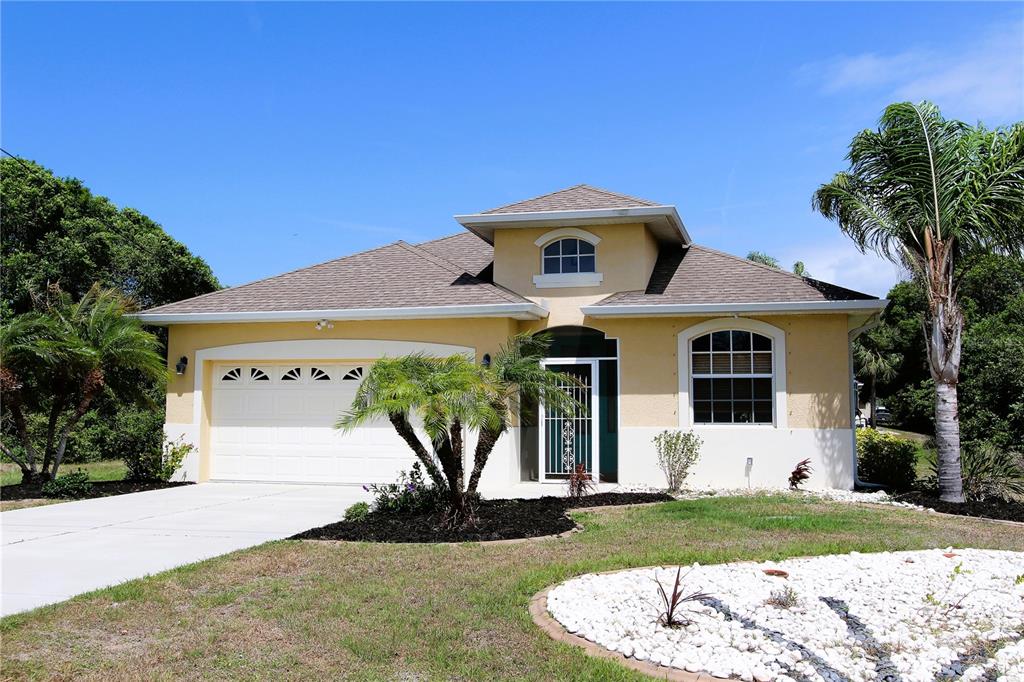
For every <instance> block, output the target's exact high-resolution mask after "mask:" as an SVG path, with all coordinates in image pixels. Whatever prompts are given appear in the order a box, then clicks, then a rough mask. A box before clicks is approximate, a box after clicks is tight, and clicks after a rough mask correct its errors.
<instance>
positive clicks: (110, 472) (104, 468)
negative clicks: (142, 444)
mask: <svg viewBox="0 0 1024 682" xmlns="http://www.w3.org/2000/svg"><path fill="white" fill-rule="evenodd" d="M77 469H84V470H85V471H87V472H88V473H89V480H92V481H96V482H97V483H98V482H100V481H120V480H123V479H124V476H125V473H127V470H126V469H125V466H124V462H123V461H122V460H120V459H101V460H99V461H97V462H85V463H83V464H74V463H71V464H61V466H60V470H59V471H58V472H57V475H58V476H60V475H61V474H66V473H69V472H72V471H75V470H77ZM16 483H21V469H19V468H18V465H17V464H12V463H11V462H3V463H0V486H5V485H14V484H16Z"/></svg>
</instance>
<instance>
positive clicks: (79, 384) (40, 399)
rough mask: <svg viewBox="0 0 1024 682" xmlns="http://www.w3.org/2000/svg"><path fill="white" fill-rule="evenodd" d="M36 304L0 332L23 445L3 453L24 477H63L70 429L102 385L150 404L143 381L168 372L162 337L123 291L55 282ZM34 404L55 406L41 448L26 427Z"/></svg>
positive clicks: (4, 380) (7, 388)
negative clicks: (74, 295)
mask: <svg viewBox="0 0 1024 682" xmlns="http://www.w3.org/2000/svg"><path fill="white" fill-rule="evenodd" d="M35 303H36V308H37V309H36V310H35V311H33V312H30V313H26V314H24V315H21V316H18V317H17V318H14V319H13V320H12V321H11V322H10V323H8V324H6V325H5V328H4V330H3V332H2V336H0V347H2V356H0V391H2V394H3V398H4V402H5V405H6V407H7V408H8V410H9V412H10V414H11V419H12V421H13V422H14V425H15V430H16V432H17V434H18V440H19V441H20V444H21V448H22V450H23V452H21V453H19V452H16V451H15V449H14V448H11V447H9V446H7V445H6V444H4V445H3V452H4V453H5V454H7V455H8V456H9V457H11V459H13V460H14V461H15V462H16V463H17V464H18V465H19V466H20V467H21V470H22V478H23V481H25V482H31V481H33V480H34V479H36V478H38V477H39V476H42V477H44V478H49V479H53V478H55V477H56V476H57V471H58V470H59V468H60V465H61V461H62V460H63V459H64V452H65V450H66V449H67V444H68V438H69V436H70V435H71V433H72V431H73V430H74V428H75V427H76V426H77V425H78V422H79V421H80V420H81V419H82V417H83V416H85V414H86V413H87V412H88V411H89V409H90V408H91V407H92V404H93V401H94V400H95V399H96V398H97V397H98V396H99V395H100V394H101V393H102V392H104V391H110V392H111V393H112V394H113V395H114V396H115V397H117V398H118V399H120V400H126V401H133V402H136V403H139V404H146V403H148V402H149V397H148V395H147V394H146V392H145V390H144V386H145V385H146V384H147V383H148V382H154V381H155V382H162V381H164V380H165V379H166V377H167V369H166V366H165V363H164V360H163V358H162V356H161V353H160V342H159V341H158V340H157V338H156V337H155V336H153V335H152V334H150V333H149V332H147V331H145V330H144V329H143V328H142V325H141V324H140V323H139V321H138V320H137V319H135V318H133V317H130V316H128V313H131V312H133V311H134V307H133V306H132V304H131V303H130V302H129V301H127V300H126V299H125V298H124V297H122V296H121V294H120V293H118V292H117V291H114V290H111V289H103V288H101V287H99V286H94V287H93V288H92V289H90V290H89V291H88V292H87V293H86V294H85V295H84V296H83V297H82V299H81V300H80V301H78V302H73V301H72V300H71V297H70V296H69V295H68V294H67V293H65V292H63V291H61V290H60V289H59V288H58V287H56V286H51V287H50V288H49V289H48V290H47V292H46V293H45V295H42V296H36V297H35ZM32 407H43V408H45V409H46V411H47V413H48V414H47V421H46V433H45V437H44V441H43V443H42V448H41V453H40V447H39V444H38V443H36V442H35V439H34V438H33V437H32V435H31V433H30V432H29V429H28V426H27V419H26V411H27V410H28V409H31V408H32ZM40 454H41V457H40ZM40 460H41V464H40V466H39V468H38V469H37V468H36V463H37V462H39V461H40Z"/></svg>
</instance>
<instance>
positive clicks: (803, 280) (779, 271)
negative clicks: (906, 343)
mask: <svg viewBox="0 0 1024 682" xmlns="http://www.w3.org/2000/svg"><path fill="white" fill-rule="evenodd" d="M686 248H696V249H702V250H704V251H707V252H708V253H714V254H717V255H719V256H723V257H725V258H731V259H732V260H736V261H740V262H741V263H746V264H747V265H753V266H755V267H758V268H761V269H762V270H767V271H768V272H774V273H776V274H779V275H786V276H787V277H792V278H794V279H797V280H799V281H800V282H801V283H802V284H804V285H806V286H809V287H811V288H812V289H814V288H815V287H814V286H813V285H811V284H810V283H808V281H807V280H811V281H812V282H819V283H820V284H824V285H826V286H830V287H835V288H837V289H843V290H844V291H849V292H851V293H854V294H857V295H858V296H864V297H866V298H867V299H875V300H879V299H878V296H872V295H871V294H866V293H864V292H863V291H857V290H856V289H851V288H849V287H844V286H842V285H840V284H833V283H832V282H826V281H825V280H823V279H817V278H816V277H808V276H807V275H798V274H796V273H795V272H790V271H789V270H783V269H782V268H773V267H772V266H770V265H765V264H764V263H758V262H757V261H755V260H750V259H749V258H742V257H740V256H736V255H734V254H731V253H726V252H725V251H719V250H718V249H713V248H711V247H710V246H703V245H701V244H690V245H689V246H687V247H686Z"/></svg>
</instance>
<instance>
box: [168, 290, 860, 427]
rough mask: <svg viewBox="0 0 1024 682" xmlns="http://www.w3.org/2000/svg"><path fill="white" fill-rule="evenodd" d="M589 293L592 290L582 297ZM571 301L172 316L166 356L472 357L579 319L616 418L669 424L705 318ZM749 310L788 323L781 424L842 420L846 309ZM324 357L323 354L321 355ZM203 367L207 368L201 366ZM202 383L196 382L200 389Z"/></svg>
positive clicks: (188, 384) (183, 410)
mask: <svg viewBox="0 0 1024 682" xmlns="http://www.w3.org/2000/svg"><path fill="white" fill-rule="evenodd" d="M587 298H590V297H587ZM567 308H569V309H564V310H561V311H559V310H553V311H552V314H551V315H550V316H549V317H548V319H546V320H541V321H536V322H519V323H517V322H516V321H514V320H504V319H489V318H480V319H463V320H402V321H397V320H395V321H364V322H336V323H335V326H334V329H330V330H326V329H325V330H323V331H319V332H318V331H315V330H314V329H313V325H312V323H305V322H303V323H250V324H197V325H173V326H172V327H171V329H170V334H169V354H168V357H169V358H171V360H172V361H176V360H177V358H179V357H181V356H183V355H184V356H186V357H188V358H189V364H190V366H191V367H193V368H194V367H195V352H196V351H197V350H200V349H203V348H213V347H217V346H226V345H232V344H238V343H253V342H259V341H285V340H297V339H381V340H393V341H424V342H430V343H446V344H454V345H463V346H469V347H472V348H475V349H476V352H477V356H478V358H480V357H482V356H483V354H484V353H493V352H494V351H496V350H497V349H498V348H499V347H500V346H501V345H502V343H504V341H505V340H506V339H507V338H508V336H509V335H510V334H512V333H514V332H516V331H530V332H533V331H537V330H539V329H543V328H547V327H554V326H561V325H566V324H584V325H585V326H588V327H592V328H594V329H599V330H601V331H603V332H604V333H605V334H607V335H608V336H610V337H614V338H617V339H618V340H619V354H620V363H621V366H620V374H621V386H620V395H621V397H620V409H621V416H620V418H621V422H620V423H621V425H622V426H666V427H668V426H673V425H675V424H676V423H677V421H678V414H677V412H678V390H679V381H678V376H677V374H678V357H677V352H678V351H677V336H678V334H679V332H680V331H682V330H683V329H684V328H686V327H688V326H690V325H694V324H699V323H701V322H704V321H706V320H707V319H711V318H702V317H680V318H667V317H658V318H646V319H643V318H635V319H627V318H620V319H592V318H583V316H582V314H581V313H578V307H576V311H577V312H576V313H575V314H573V313H572V312H571V306H567ZM754 319H758V320H761V321H763V322H767V323H768V324H771V325H774V326H776V327H779V328H780V329H782V330H784V331H785V332H786V355H787V358H786V368H787V377H786V385H787V393H788V410H789V415H788V416H789V418H788V422H789V426H790V427H792V428H846V427H848V426H849V365H848V354H847V322H846V316H845V315H777V316H759V317H756V318H754ZM325 359H327V358H325ZM205 374H206V376H207V377H208V376H209V372H207V373H205ZM209 394H210V392H209V391H208V390H204V395H206V396H209ZM192 397H193V374H192V371H189V372H186V374H185V375H184V376H175V377H174V378H173V379H172V380H171V381H170V383H169V385H168V389H167V421H168V422H169V423H182V424H184V423H190V422H192V419H193V402H192Z"/></svg>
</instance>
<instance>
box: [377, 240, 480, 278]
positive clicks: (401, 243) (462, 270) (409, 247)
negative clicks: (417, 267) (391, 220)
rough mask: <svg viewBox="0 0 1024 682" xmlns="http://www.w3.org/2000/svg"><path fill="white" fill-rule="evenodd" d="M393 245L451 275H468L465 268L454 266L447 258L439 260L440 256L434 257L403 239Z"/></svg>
mask: <svg viewBox="0 0 1024 682" xmlns="http://www.w3.org/2000/svg"><path fill="white" fill-rule="evenodd" d="M395 244H397V245H398V246H401V247H402V248H404V249H405V250H407V251H409V252H410V253H414V254H416V255H417V256H419V257H420V258H422V259H423V260H426V261H430V262H431V263H433V264H434V265H437V266H438V267H442V268H444V269H445V270H447V271H448V272H451V273H453V274H455V275H463V274H465V275H468V274H469V273H468V272H466V269H465V268H460V267H459V266H458V265H456V264H455V263H453V262H451V261H450V260H448V259H447V258H441V257H440V256H436V255H434V254H432V253H430V252H429V251H427V250H426V249H423V248H420V247H419V246H418V245H416V244H410V243H409V242H407V241H405V240H403V239H399V240H398V241H397V242H395Z"/></svg>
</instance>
